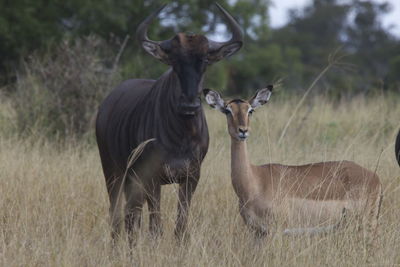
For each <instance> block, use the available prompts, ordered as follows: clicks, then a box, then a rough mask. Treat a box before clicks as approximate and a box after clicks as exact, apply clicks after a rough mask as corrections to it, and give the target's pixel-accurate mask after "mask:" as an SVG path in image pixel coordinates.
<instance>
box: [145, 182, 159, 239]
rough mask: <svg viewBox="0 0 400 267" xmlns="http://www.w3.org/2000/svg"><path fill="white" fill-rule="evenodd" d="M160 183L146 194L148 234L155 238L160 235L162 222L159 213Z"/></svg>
mask: <svg viewBox="0 0 400 267" xmlns="http://www.w3.org/2000/svg"><path fill="white" fill-rule="evenodd" d="M160 198H161V185H159V184H157V185H154V186H153V187H152V188H151V190H150V192H149V194H148V195H147V205H148V207H149V212H150V215H149V216H150V225H149V230H150V234H151V235H152V236H153V237H155V238H157V237H159V236H160V235H162V223H161V213H160Z"/></svg>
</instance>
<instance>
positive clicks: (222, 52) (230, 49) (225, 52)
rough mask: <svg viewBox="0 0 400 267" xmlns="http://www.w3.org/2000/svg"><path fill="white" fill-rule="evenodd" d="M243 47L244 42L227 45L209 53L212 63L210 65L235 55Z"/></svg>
mask: <svg viewBox="0 0 400 267" xmlns="http://www.w3.org/2000/svg"><path fill="white" fill-rule="evenodd" d="M241 47H242V42H235V43H231V44H226V45H224V46H222V47H221V48H219V49H218V50H216V51H212V52H209V54H208V61H209V62H210V64H212V63H214V62H217V61H220V60H221V59H223V58H226V57H229V56H231V55H233V54H235V53H236V52H237V51H238V50H239V49H240V48H241Z"/></svg>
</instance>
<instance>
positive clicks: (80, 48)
mask: <svg viewBox="0 0 400 267" xmlns="http://www.w3.org/2000/svg"><path fill="white" fill-rule="evenodd" d="M52 51H53V52H48V53H45V54H44V55H38V54H35V55H33V56H31V57H30V58H29V60H27V61H26V62H24V64H23V68H22V71H21V72H19V73H18V74H17V81H16V83H15V90H13V91H14V92H13V95H11V99H12V103H13V106H14V109H15V124H16V128H17V131H18V132H19V133H20V134H21V135H31V134H42V135H45V136H48V137H51V136H53V137H55V136H57V137H79V136H82V135H84V134H86V133H88V132H90V130H91V129H93V128H94V120H95V116H96V113H97V106H98V104H99V102H100V101H101V100H102V99H104V97H105V96H106V94H107V92H109V91H110V90H111V89H112V88H113V87H114V86H115V84H116V83H117V80H120V79H119V70H118V67H117V63H118V62H117V60H116V56H115V55H114V53H113V52H112V51H111V49H110V48H109V46H108V45H107V44H106V43H105V42H104V41H102V40H101V39H99V38H97V37H94V36H89V37H85V38H80V39H75V40H74V41H69V40H65V41H63V42H62V43H61V44H60V45H59V46H58V47H57V48H56V49H54V50H52ZM115 54H116V53H115Z"/></svg>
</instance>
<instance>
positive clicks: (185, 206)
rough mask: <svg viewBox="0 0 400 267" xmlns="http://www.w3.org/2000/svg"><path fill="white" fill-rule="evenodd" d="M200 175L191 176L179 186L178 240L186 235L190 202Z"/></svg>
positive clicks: (176, 229)
mask: <svg viewBox="0 0 400 267" xmlns="http://www.w3.org/2000/svg"><path fill="white" fill-rule="evenodd" d="M199 176H200V174H199V175H198V176H197V177H196V178H189V179H187V180H186V182H184V183H182V184H180V186H179V200H178V216H177V219H176V227H175V236H176V238H177V239H178V240H182V239H183V238H184V237H185V235H186V226H187V220H188V215H189V214H188V213H189V208H190V202H191V199H192V195H193V192H194V191H195V190H196V186H197V183H198V178H199ZM186 238H187V236H186Z"/></svg>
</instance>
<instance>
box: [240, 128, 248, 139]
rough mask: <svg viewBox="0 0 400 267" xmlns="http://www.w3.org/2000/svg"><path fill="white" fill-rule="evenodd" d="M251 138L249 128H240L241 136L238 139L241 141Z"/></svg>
mask: <svg viewBox="0 0 400 267" xmlns="http://www.w3.org/2000/svg"><path fill="white" fill-rule="evenodd" d="M248 136H249V132H248V129H247V128H244V127H239V134H238V137H239V139H240V140H242V141H243V140H246V138H247V137H248Z"/></svg>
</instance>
